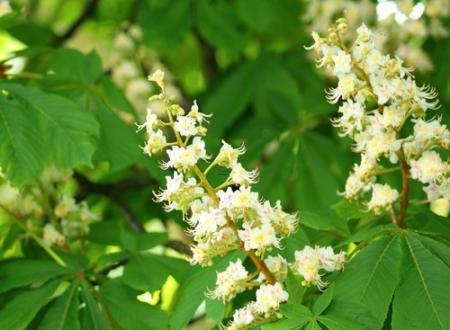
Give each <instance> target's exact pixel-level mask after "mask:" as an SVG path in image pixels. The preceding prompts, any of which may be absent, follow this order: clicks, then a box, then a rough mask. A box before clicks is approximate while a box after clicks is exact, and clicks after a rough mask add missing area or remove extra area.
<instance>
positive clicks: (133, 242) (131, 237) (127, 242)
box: [120, 228, 169, 252]
mask: <svg viewBox="0 0 450 330" xmlns="http://www.w3.org/2000/svg"><path fill="white" fill-rule="evenodd" d="M120 240H121V242H122V244H123V246H124V247H125V248H126V249H128V250H130V251H133V252H139V251H144V250H149V249H151V248H153V247H155V246H158V245H162V244H164V243H165V242H167V241H168V240H169V236H168V234H167V233H139V234H137V233H135V232H131V231H128V230H126V229H123V228H122V230H121V231H120Z"/></svg>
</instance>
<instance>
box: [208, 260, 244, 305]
mask: <svg viewBox="0 0 450 330" xmlns="http://www.w3.org/2000/svg"><path fill="white" fill-rule="evenodd" d="M247 277H248V272H247V270H246V269H245V268H244V266H242V261H241V260H236V261H235V262H231V263H230V264H229V266H228V267H227V268H226V269H225V271H223V272H220V273H219V272H218V273H217V279H216V287H215V289H214V290H213V291H211V292H210V297H212V298H214V299H221V300H222V301H223V302H228V301H230V300H231V299H232V298H234V297H235V296H236V294H238V293H240V292H243V291H244V290H245V288H246V285H247Z"/></svg>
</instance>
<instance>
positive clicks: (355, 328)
mask: <svg viewBox="0 0 450 330" xmlns="http://www.w3.org/2000/svg"><path fill="white" fill-rule="evenodd" d="M317 319H318V321H319V322H320V323H322V324H323V325H324V326H326V327H327V328H328V329H330V330H349V329H351V330H364V329H367V328H366V327H365V326H364V325H362V324H360V323H358V322H356V321H354V320H352V319H350V318H348V317H346V316H344V315H339V314H327V315H321V316H319V317H318V318H317Z"/></svg>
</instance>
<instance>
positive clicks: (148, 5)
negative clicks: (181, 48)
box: [138, 0, 191, 53]
mask: <svg viewBox="0 0 450 330" xmlns="http://www.w3.org/2000/svg"><path fill="white" fill-rule="evenodd" d="M190 6H191V3H190V1H189V0H179V1H159V0H149V1H143V2H142V4H141V7H140V10H139V15H138V22H139V25H140V26H141V27H142V29H143V30H144V41H145V42H146V43H147V44H148V45H149V46H151V47H152V48H154V49H157V50H158V51H160V52H162V53H167V52H170V51H171V50H173V49H174V48H175V47H177V46H178V45H179V44H180V43H181V42H182V41H183V40H184V38H185V37H186V35H187V33H188V32H189V28H190V26H191V15H190V9H191V8H190Z"/></svg>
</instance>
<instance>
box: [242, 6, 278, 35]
mask: <svg viewBox="0 0 450 330" xmlns="http://www.w3.org/2000/svg"><path fill="white" fill-rule="evenodd" d="M274 7H276V6H275V3H274V2H273V1H270V0H238V1H236V13H237V15H238V17H239V19H241V20H242V21H243V22H244V23H245V24H246V25H247V26H248V27H249V28H251V29H253V30H255V31H258V32H262V31H264V30H266V29H267V28H269V26H270V23H272V22H273V20H274V19H275V18H276V17H275V16H274V10H275V8H274Z"/></svg>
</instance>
